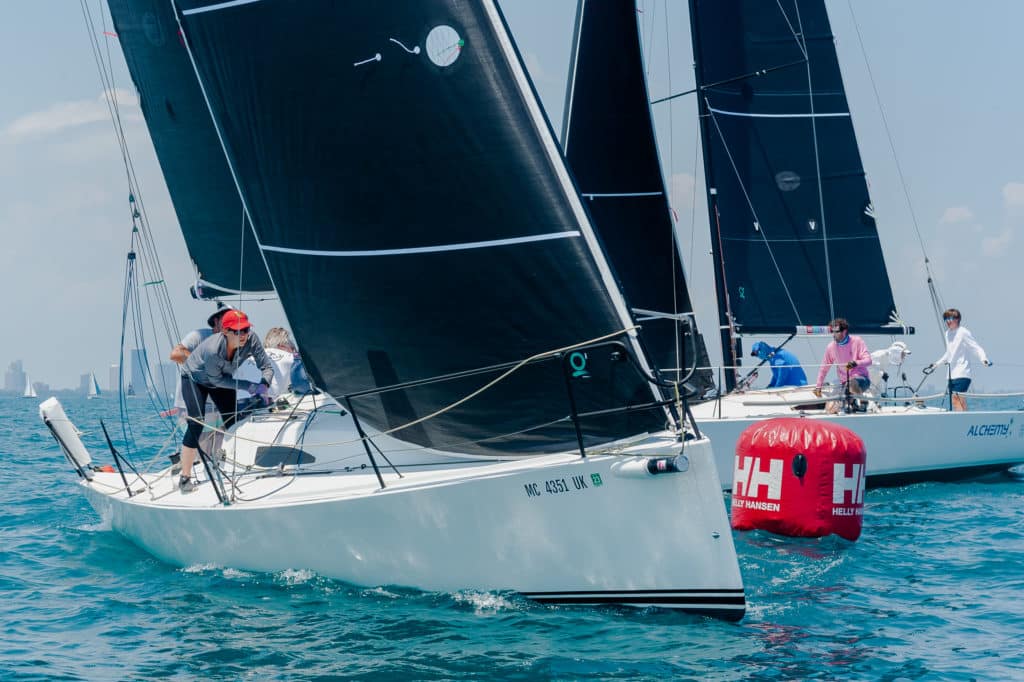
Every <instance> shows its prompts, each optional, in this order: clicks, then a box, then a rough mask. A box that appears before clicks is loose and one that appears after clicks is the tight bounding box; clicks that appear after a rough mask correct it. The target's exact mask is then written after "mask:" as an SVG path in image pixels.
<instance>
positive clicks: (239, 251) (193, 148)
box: [107, 0, 273, 298]
mask: <svg viewBox="0 0 1024 682" xmlns="http://www.w3.org/2000/svg"><path fill="white" fill-rule="evenodd" d="M107 4H108V6H109V7H110V15H111V17H112V18H113V20H114V29H115V31H116V32H117V37H118V39H119V41H120V43H121V49H122V50H123V52H124V56H125V61H126V62H127V63H128V71H129V72H130V73H131V76H132V80H133V81H134V82H135V88H136V90H137V91H138V93H139V101H140V103H141V105H142V113H143V116H144V117H145V119H146V125H147V127H148V128H149V134H150V137H151V138H152V140H153V147H154V148H155V149H156V154H157V158H158V159H159V161H160V168H161V170H162V171H163V175H164V179H165V181H166V182H167V189H168V191H169V193H170V195H171V201H172V203H173V204H174V210H175V213H177V216H178V223H179V224H180V225H181V232H182V234H183V236H184V237H185V245H186V246H187V248H188V252H189V256H190V257H191V258H192V262H193V263H194V264H195V268H196V271H197V272H198V273H199V282H197V285H196V287H195V289H194V291H195V294H196V295H197V296H198V297H200V298H218V297H221V296H225V295H228V294H232V293H238V292H239V291H245V292H252V293H255V292H271V291H272V290H273V285H272V284H271V282H270V275H269V274H268V273H267V269H266V267H265V266H264V264H263V258H262V256H261V255H260V251H259V248H258V246H257V244H256V239H255V236H254V235H253V234H252V231H251V230H250V229H249V226H248V223H247V222H243V220H244V215H243V212H242V202H241V199H240V198H239V196H238V189H237V188H236V186H235V183H234V180H233V179H232V178H231V172H230V169H229V168H228V165H227V161H226V160H225V158H224V152H223V150H222V148H221V144H220V141H219V140H218V139H217V133H216V130H215V128H214V126H213V121H212V119H211V118H210V112H209V109H208V108H207V106H206V102H205V101H204V100H203V94H202V91H201V90H200V89H199V84H198V83H197V82H196V79H195V72H194V71H193V69H192V64H191V62H190V61H189V56H188V51H187V50H186V49H185V46H184V43H183V41H182V39H181V36H180V34H179V30H178V22H177V20H176V18H175V16H174V11H173V8H172V7H171V5H170V2H169V0H107Z"/></svg>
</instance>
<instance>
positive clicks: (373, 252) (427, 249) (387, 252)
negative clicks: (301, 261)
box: [260, 230, 582, 257]
mask: <svg viewBox="0 0 1024 682" xmlns="http://www.w3.org/2000/svg"><path fill="white" fill-rule="evenodd" d="M580 236H582V235H581V234H580V231H579V230H570V231H568V232H551V233H548V234H535V235H530V236H528V237H512V238H509V239H491V240H488V241H482V242H464V243H462V244H440V245H437V246H412V247H409V248H405V249H365V250H351V251H322V250H319V249H292V248H289V247H286V246H269V245H266V244H264V245H262V246H261V247H260V248H262V249H263V250H264V251H274V252H276V253H289V254H295V255H302V256H334V257H352V256H355V257H358V256H405V255H411V254H416V253H436V252H441V251H463V250H466V249H486V248H490V247H492V246H510V245H513V244H526V243H529V242H541V241H548V240H551V239H567V238H570V237H580Z"/></svg>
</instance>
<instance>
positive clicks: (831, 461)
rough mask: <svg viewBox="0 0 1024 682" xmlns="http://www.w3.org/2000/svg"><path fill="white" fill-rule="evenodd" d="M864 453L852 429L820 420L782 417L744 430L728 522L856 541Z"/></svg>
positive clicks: (861, 514)
mask: <svg viewBox="0 0 1024 682" xmlns="http://www.w3.org/2000/svg"><path fill="white" fill-rule="evenodd" d="M866 454H867V453H866V452H865V450H864V442H863V441H862V440H861V439H860V438H859V437H858V436H857V434H855V433H854V432H853V431H851V430H850V429H847V428H845V427H843V426H838V425H836V424H833V423H831V422H827V421H823V420H817V419H806V418H801V417H780V418H778V419H768V420H766V421H763V422H759V423H757V424H753V425H751V426H749V427H747V429H746V430H744V431H743V433H742V434H741V435H740V439H739V441H738V442H737V443H736V459H735V466H734V472H733V483H732V527H733V528H735V529H737V530H753V529H761V530H767V531H769V532H772V533H778V534H779V535H790V536H794V537H810V538H817V537H822V536H825V535H830V534H832V533H835V534H836V535H838V536H840V537H843V538H846V539H847V540H856V539H857V538H858V537H860V531H861V526H862V524H863V520H864V465H865V460H866Z"/></svg>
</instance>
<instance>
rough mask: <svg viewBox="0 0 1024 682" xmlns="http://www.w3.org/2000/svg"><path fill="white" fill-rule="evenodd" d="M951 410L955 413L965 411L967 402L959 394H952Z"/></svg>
mask: <svg viewBox="0 0 1024 682" xmlns="http://www.w3.org/2000/svg"><path fill="white" fill-rule="evenodd" d="M953 410H955V411H956V412H966V411H967V400H966V399H965V398H964V397H963V396H962V395H961V394H959V393H954V394H953Z"/></svg>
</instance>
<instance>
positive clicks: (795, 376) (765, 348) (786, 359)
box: [750, 341, 807, 388]
mask: <svg viewBox="0 0 1024 682" xmlns="http://www.w3.org/2000/svg"><path fill="white" fill-rule="evenodd" d="M750 354H751V355H753V356H754V357H756V358H759V359H761V360H767V361H768V364H769V366H770V367H771V368H772V380H771V382H769V384H768V388H780V387H782V386H806V385H807V375H806V374H804V369H803V367H801V366H800V361H799V360H797V359H796V356H795V355H793V354H792V353H790V352H789V351H788V350H786V349H784V348H774V347H773V346H769V345H768V344H767V343H765V342H764V341H758V342H757V343H755V344H754V345H753V346H751V347H750Z"/></svg>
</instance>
